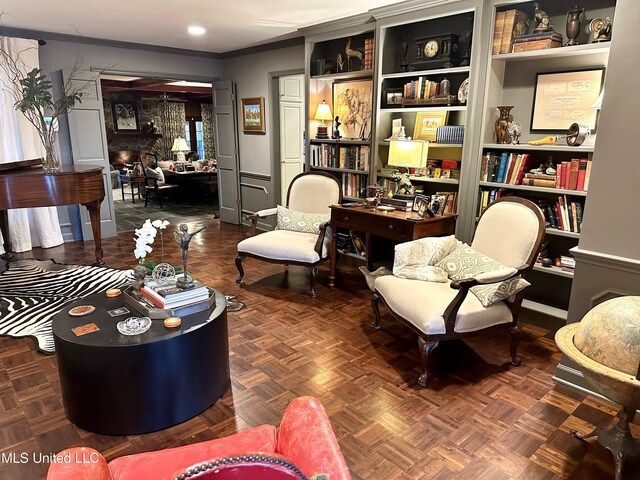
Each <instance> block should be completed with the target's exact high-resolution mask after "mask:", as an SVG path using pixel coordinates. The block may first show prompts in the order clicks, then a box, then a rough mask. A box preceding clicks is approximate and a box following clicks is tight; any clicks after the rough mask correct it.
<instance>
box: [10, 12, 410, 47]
mask: <svg viewBox="0 0 640 480" xmlns="http://www.w3.org/2000/svg"><path fill="white" fill-rule="evenodd" d="M399 1H401V0H347V1H345V0H319V1H318V0H275V1H269V0H228V1H224V2H223V1H220V0H108V1H102V0H0V12H2V17H1V23H2V24H4V25H5V26H8V27H16V28H26V29H30V30H40V31H46V32H55V33H63V34H70V35H80V36H86V37H95V38H103V39H110V40H120V41H126V42H135V43H144V44H149V45H162V46H167V47H176V48H186V49H190V50H201V51H208V52H217V53H224V52H228V51H232V50H237V49H240V48H246V47H251V46H254V45H259V44H262V43H268V42H269V41H272V40H274V39H284V38H288V37H291V36H294V35H295V31H296V30H297V29H298V28H300V27H304V26H309V25H314V24H317V23H321V22H324V21H328V20H333V19H336V18H341V17H346V16H349V15H352V14H357V13H363V12H366V11H368V10H370V9H372V8H376V7H381V6H384V5H390V4H393V3H398V2H399ZM189 25H199V26H202V27H204V28H205V29H206V30H207V32H206V33H205V34H204V35H202V36H200V37H195V36H192V35H190V34H189V33H187V27H188V26H189Z"/></svg>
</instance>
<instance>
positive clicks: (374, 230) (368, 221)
mask: <svg viewBox="0 0 640 480" xmlns="http://www.w3.org/2000/svg"><path fill="white" fill-rule="evenodd" d="M336 217H337V218H335V224H336V225H337V226H340V227H345V228H349V229H351V230H360V231H364V232H367V233H371V234H373V235H379V236H381V237H386V238H391V239H397V240H405V239H410V236H411V235H410V233H411V232H410V228H411V226H410V225H408V224H407V221H406V220H403V219H400V218H393V217H384V216H382V215H362V214H360V213H359V212H353V213H351V212H347V213H342V212H340V213H339V214H338V215H336Z"/></svg>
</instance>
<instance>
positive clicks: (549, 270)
mask: <svg viewBox="0 0 640 480" xmlns="http://www.w3.org/2000/svg"><path fill="white" fill-rule="evenodd" d="M492 3H493V5H492V8H493V12H492V16H493V18H494V19H495V21H494V25H493V29H492V34H491V35H492V38H491V41H492V45H493V48H492V53H491V55H489V56H488V65H487V70H486V85H485V94H484V108H483V110H484V118H483V121H482V133H481V145H480V149H481V150H480V153H479V155H478V157H477V159H476V161H477V178H478V181H477V187H478V188H477V196H476V199H475V207H474V211H475V215H476V218H477V216H479V215H480V214H481V212H482V211H483V210H484V209H485V208H486V206H487V205H488V204H490V203H491V202H492V201H493V200H495V199H496V198H499V197H500V196H505V195H518V196H521V197H525V198H528V199H530V200H532V201H534V202H535V203H536V204H538V205H539V206H540V207H541V210H542V212H543V213H544V214H545V220H546V223H547V229H546V236H545V241H544V245H543V249H544V251H543V252H542V253H543V254H544V256H545V257H547V258H550V259H551V260H552V263H551V265H548V264H547V265H545V266H543V264H542V263H538V264H536V265H535V267H534V269H533V271H532V272H531V274H530V276H529V277H528V280H529V281H530V282H531V283H532V286H531V287H529V288H528V289H527V292H526V301H525V303H523V305H524V306H525V307H526V308H531V309H534V310H538V311H541V312H543V313H546V314H549V315H552V316H555V317H559V318H562V317H564V318H566V311H567V309H568V302H569V296H570V292H571V280H572V278H573V271H572V269H571V268H570V266H571V264H572V258H571V256H570V252H569V251H570V249H571V248H572V247H575V246H576V245H577V243H578V240H579V238H580V232H581V221H582V214H583V213H584V209H585V208H588V207H587V205H588V202H587V198H588V193H587V192H588V183H589V175H590V167H591V162H592V160H593V158H592V157H593V151H594V145H595V141H596V138H597V136H596V135H595V133H597V131H595V132H593V133H592V135H591V136H589V137H587V139H586V141H585V143H584V144H583V145H581V146H572V145H568V144H567V142H566V140H565V138H564V135H566V133H567V131H568V127H569V124H570V123H572V122H569V124H567V128H566V129H560V130H555V131H554V130H549V131H538V130H535V131H533V130H532V118H533V109H534V97H535V95H534V93H535V89H536V78H537V75H538V74H540V73H547V72H553V73H555V72H575V71H581V70H587V69H600V68H605V67H606V65H607V62H608V57H609V42H598V43H592V40H593V36H592V35H591V34H590V33H588V29H585V28H582V29H581V30H580V34H579V35H578V38H577V41H578V45H574V46H560V45H566V40H567V39H566V38H565V37H563V41H562V42H561V43H560V42H559V41H557V38H558V37H559V36H558V35H557V33H560V34H562V35H563V36H564V35H566V32H565V24H566V19H567V12H568V11H569V10H571V9H573V8H574V7H575V2H572V1H568V0H559V1H557V2H546V3H544V5H540V7H541V8H543V9H544V10H545V12H546V13H547V14H548V16H549V21H550V23H551V24H553V25H554V31H555V32H556V34H555V35H553V34H552V33H548V34H547V35H546V36H547V37H548V41H547V40H545V41H542V40H539V38H538V37H537V35H540V36H544V34H532V32H533V30H534V28H535V26H536V21H535V20H534V10H535V8H536V5H535V3H534V2H527V1H525V2H511V3H504V2H502V1H498V0H496V1H494V2H492ZM615 3H616V2H615V0H604V1H598V2H595V1H591V0H589V1H587V2H583V4H584V5H582V4H581V5H582V6H584V7H585V12H584V18H585V23H584V24H583V27H584V26H585V25H586V24H588V23H589V21H590V20H592V19H594V18H602V19H605V18H606V17H609V18H611V19H612V18H613V16H614V14H615ZM505 19H506V23H505V24H503V25H501V22H504V21H505ZM518 23H520V26H518ZM507 24H508V26H505V25H507ZM524 27H526V29H525V30H523V31H520V30H522V28H524ZM518 35H529V37H528V38H527V41H536V42H537V43H536V44H531V45H528V46H526V47H522V46H521V47H522V48H520V49H526V50H528V51H517V50H518V48H514V44H517V43H518V42H519V41H524V38H520V39H519V40H518V39H517V36H518ZM552 36H553V37H554V38H553V39H551V38H550V37H552ZM525 38H526V37H525ZM514 42H515V43H514ZM545 42H547V43H546V44H545ZM543 46H548V47H550V48H544V49H543V48H542V47H543ZM489 48H490V47H489ZM514 50H516V51H515V53H514ZM500 105H508V106H512V107H513V108H512V109H511V112H510V114H511V121H512V122H517V123H519V124H520V125H521V127H522V128H521V136H520V138H519V144H515V145H513V144H498V143H496V134H495V123H496V120H497V119H498V116H499V115H498V109H497V108H496V107H498V106H500ZM580 107H581V108H582V106H580ZM588 108H591V105H589V107H588ZM578 123H579V122H578ZM546 135H559V136H560V137H559V138H558V140H557V141H556V142H555V143H553V142H550V144H546V145H532V144H529V143H528V142H530V141H533V140H537V139H540V138H542V137H544V136H546ZM507 141H509V140H507ZM491 162H495V163H494V164H493V165H492V163H491ZM514 162H515V163H514ZM487 165H489V168H487ZM501 167H502V170H501ZM510 167H511V169H510ZM587 167H588V168H589V170H588V171H587ZM514 168H515V170H514ZM518 168H520V171H518ZM535 169H537V171H532V170H535ZM488 170H490V171H488ZM556 259H562V265H561V266H558V265H556ZM547 263H548V262H547Z"/></svg>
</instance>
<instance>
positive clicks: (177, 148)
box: [171, 137, 191, 152]
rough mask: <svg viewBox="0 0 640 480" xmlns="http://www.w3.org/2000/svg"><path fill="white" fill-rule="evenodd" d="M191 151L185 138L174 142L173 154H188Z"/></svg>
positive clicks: (179, 138)
mask: <svg viewBox="0 0 640 480" xmlns="http://www.w3.org/2000/svg"><path fill="white" fill-rule="evenodd" d="M189 150H191V149H190V148H189V145H187V141H186V140H185V139H184V138H182V137H178V138H176V139H175V140H174V141H173V146H172V147H171V151H172V152H188V151H189Z"/></svg>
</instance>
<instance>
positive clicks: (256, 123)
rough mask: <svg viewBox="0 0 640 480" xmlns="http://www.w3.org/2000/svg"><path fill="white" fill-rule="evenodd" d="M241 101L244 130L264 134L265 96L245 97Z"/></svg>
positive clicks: (249, 132) (244, 131)
mask: <svg viewBox="0 0 640 480" xmlns="http://www.w3.org/2000/svg"><path fill="white" fill-rule="evenodd" d="M240 103H241V108H242V132H243V133H248V134H256V135H264V134H265V133H266V128H265V123H264V97H252V98H243V99H242V100H241V102H240Z"/></svg>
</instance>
